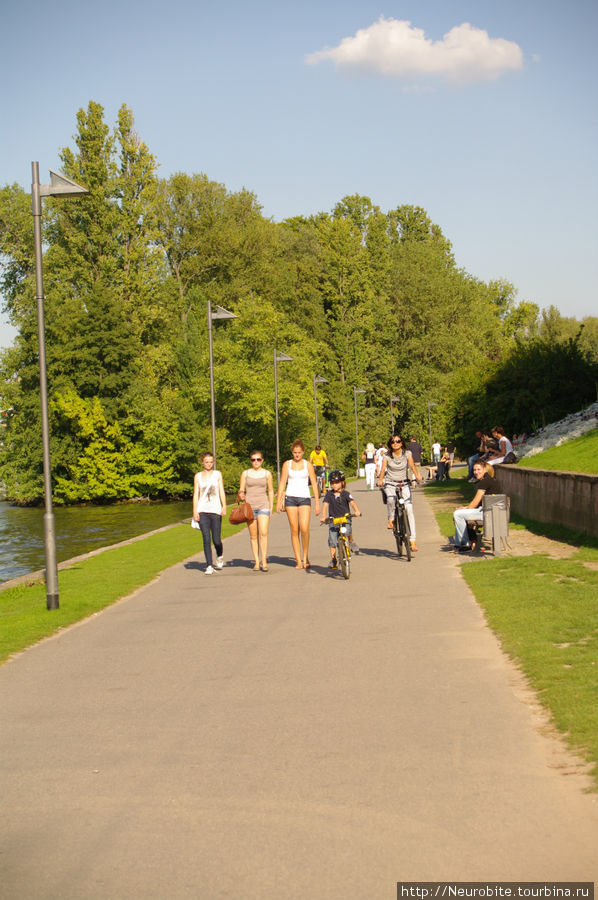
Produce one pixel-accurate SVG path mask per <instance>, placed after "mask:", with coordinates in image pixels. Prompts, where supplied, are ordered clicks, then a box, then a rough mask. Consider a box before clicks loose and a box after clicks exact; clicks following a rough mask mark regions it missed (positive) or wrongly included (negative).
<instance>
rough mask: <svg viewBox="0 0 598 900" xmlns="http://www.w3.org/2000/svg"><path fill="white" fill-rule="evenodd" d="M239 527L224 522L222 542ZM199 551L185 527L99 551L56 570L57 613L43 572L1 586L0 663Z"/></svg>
mask: <svg viewBox="0 0 598 900" xmlns="http://www.w3.org/2000/svg"><path fill="white" fill-rule="evenodd" d="M242 527H244V526H233V525H230V524H229V522H228V521H227V520H226V519H225V520H224V522H223V527H222V534H223V537H225V538H226V537H228V536H229V535H231V534H234V533H235V532H237V531H238V530H239V528H242ZM202 549H203V545H202V540H201V534H200V532H199V531H197V530H196V529H193V528H191V527H190V525H189V524H188V523H187V524H178V525H173V526H166V527H164V528H160V529H158V530H157V531H154V532H152V533H151V534H149V535H141V536H138V537H136V538H131V539H129V540H126V541H123V542H121V543H120V544H118V545H116V546H113V547H104V548H98V549H97V550H95V551H91V552H90V553H87V554H84V555H83V556H82V557H78V558H75V559H72V560H69V561H68V562H65V563H63V564H62V565H61V566H60V567H59V568H60V569H61V571H60V575H59V579H58V587H59V591H60V608H59V609H57V610H52V611H48V610H47V609H46V586H45V583H44V582H43V571H42V572H41V573H40V577H39V578H35V577H34V576H32V575H29V576H27V577H25V578H24V579H20V580H19V581H20V583H19V584H16V585H14V586H12V585H11V586H4V590H2V591H1V592H0V624H1V626H2V627H0V662H3V661H5V660H6V659H7V658H8V657H9V656H11V655H12V654H14V653H17V652H19V651H20V650H24V649H25V648H26V647H29V646H31V644H34V643H36V642H37V641H39V640H41V639H42V638H45V637H50V636H51V635H53V634H56V632H58V631H60V630H61V629H63V628H65V627H67V626H69V625H73V624H74V623H76V622H79V621H80V620H82V619H85V618H87V617H88V616H90V615H93V614H94V613H96V612H99V611H100V610H102V609H104V608H105V607H107V606H110V605H111V604H113V603H115V602H117V601H118V600H121V599H122V598H123V597H127V596H129V595H130V594H132V593H133V592H134V591H136V590H137V589H138V588H140V587H143V586H144V585H146V584H149V583H150V582H151V581H152V580H153V579H154V578H155V577H156V576H157V575H159V574H160V572H162V571H164V569H167V568H169V567H170V566H172V565H175V564H176V563H180V562H182V561H183V560H185V559H188V558H189V557H191V556H193V555H194V554H197V553H200V552H201V551H202ZM248 552H249V547H248Z"/></svg>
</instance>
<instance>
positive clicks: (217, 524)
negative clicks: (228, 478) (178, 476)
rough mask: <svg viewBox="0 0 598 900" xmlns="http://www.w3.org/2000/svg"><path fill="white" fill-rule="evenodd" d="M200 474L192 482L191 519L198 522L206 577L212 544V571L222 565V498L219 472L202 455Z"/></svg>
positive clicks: (223, 500)
mask: <svg viewBox="0 0 598 900" xmlns="http://www.w3.org/2000/svg"><path fill="white" fill-rule="evenodd" d="M201 461H202V463H203V472H197V474H196V475H195V478H194V480H193V519H194V521H195V522H198V523H199V527H200V529H201V536H202V538H203V550H204V553H205V555H206V570H205V572H206V575H213V573H214V566H213V564H212V541H213V542H214V548H215V550H216V568H217V569H221V568H222V566H223V565H224V560H223V558H222V540H221V537H220V534H221V530H222V516H224V515H226V496H225V494H224V485H223V483H222V475H221V473H220V472H219V471H218V470H217V469H215V468H214V457H213V456H212V454H211V453H204V454H203V455H202V457H201Z"/></svg>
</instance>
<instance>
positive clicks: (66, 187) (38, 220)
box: [31, 162, 89, 609]
mask: <svg viewBox="0 0 598 900" xmlns="http://www.w3.org/2000/svg"><path fill="white" fill-rule="evenodd" d="M88 193H89V191H88V190H86V189H85V188H84V187H81V185H79V184H76V183H75V182H74V181H71V179H70V178H66V176H64V175H60V174H59V173H58V172H53V171H52V169H50V184H40V183H39V163H38V162H32V163H31V207H32V211H33V239H34V245H35V299H36V302H37V339H38V346H39V389H40V402H41V412H42V450H43V459H44V499H45V509H46V511H45V514H44V549H45V554H46V609H58V608H59V607H60V602H59V597H58V566H57V564H56V529H55V523H54V512H53V509H52V471H51V468H50V428H49V422H48V380H47V372H46V336H45V335H46V332H45V325H44V271H43V261H42V197H58V196H60V197H74V196H76V195H79V194H88Z"/></svg>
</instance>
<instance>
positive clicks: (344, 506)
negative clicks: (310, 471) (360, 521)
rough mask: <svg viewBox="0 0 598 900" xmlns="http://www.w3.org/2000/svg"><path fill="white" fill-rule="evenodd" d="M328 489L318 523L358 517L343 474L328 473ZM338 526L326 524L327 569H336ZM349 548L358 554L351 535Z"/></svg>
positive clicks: (335, 471) (358, 514)
mask: <svg viewBox="0 0 598 900" xmlns="http://www.w3.org/2000/svg"><path fill="white" fill-rule="evenodd" d="M328 481H329V484H330V488H329V489H328V490H327V491H326V493H325V494H324V499H323V500H322V515H321V517H320V522H321V523H322V524H324V523H325V522H328V519H329V517H332V518H335V519H338V518H340V517H341V516H347V515H349V514H351V515H353V516H360V515H361V513H360V512H359V508H358V506H357V503H356V502H355V500H354V499H353V497H352V496H351V494H350V493H349V491H347V490H346V489H345V485H346V482H345V476H344V473H343V472H341V471H340V470H339V469H335V470H334V472H331V473H330V476H329V478H328ZM339 527H340V526H339V525H335V524H334V522H329V523H328V546H329V547H330V562H329V564H328V568H329V569H336V568H337V562H336V546H337V544H338V530H339ZM349 546H350V548H351V550H353V551H354V552H359V551H358V548H357V545H356V544H355V542H354V541H353V535H352V534H350V535H349Z"/></svg>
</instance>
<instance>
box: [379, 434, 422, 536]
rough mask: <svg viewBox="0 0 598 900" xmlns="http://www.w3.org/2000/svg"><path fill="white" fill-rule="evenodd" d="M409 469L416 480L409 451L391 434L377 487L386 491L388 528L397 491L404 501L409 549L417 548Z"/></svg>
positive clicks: (391, 519)
mask: <svg viewBox="0 0 598 900" xmlns="http://www.w3.org/2000/svg"><path fill="white" fill-rule="evenodd" d="M408 469H411V471H412V472H413V474H414V475H415V477H416V478H417V480H418V481H421V480H422V477H421V475H420V474H419V472H418V471H417V469H416V468H415V463H414V462H413V457H412V455H411V451H410V450H407V448H406V447H405V444H404V442H403V438H402V437H401V435H400V434H393V436H392V437H391V439H390V440H389V442H388V453H387V454H386V456H385V457H384V458H383V460H382V468H381V469H380V476H379V478H378V487H383V488H384V492H385V493H386V511H387V515H388V525H387V527H388V528H393V524H394V515H395V505H396V500H397V493H398V491H400V492H401V493H400V496H401V497H402V498H403V500H404V501H405V508H406V509H407V517H408V519H409V530H410V532H411V549H412V550H418V549H419V548H418V546H417V544H416V542H415V516H414V514H413V503H412V502H411V486H410V484H409V480H408V475H407V470H408Z"/></svg>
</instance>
